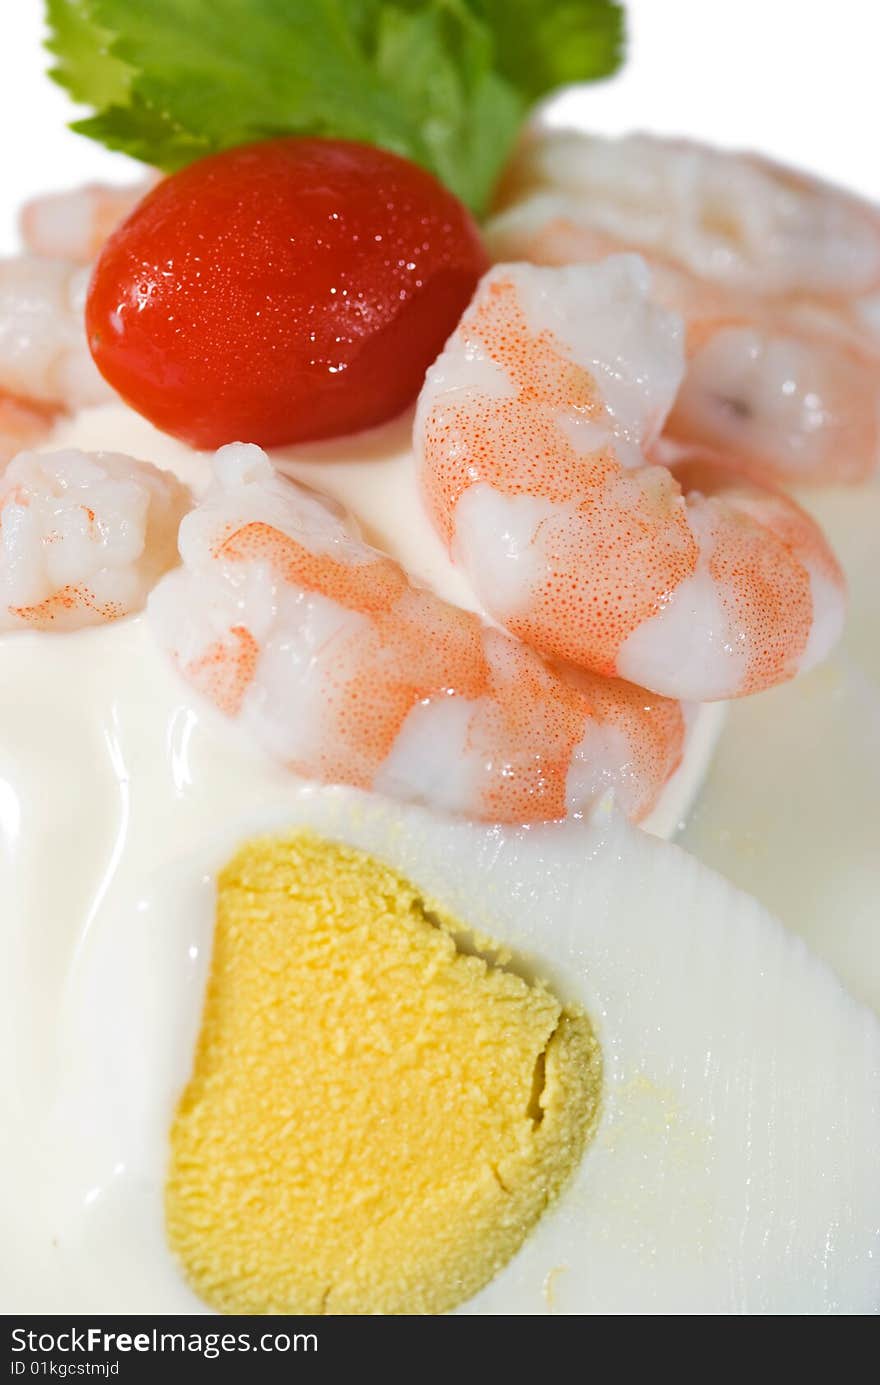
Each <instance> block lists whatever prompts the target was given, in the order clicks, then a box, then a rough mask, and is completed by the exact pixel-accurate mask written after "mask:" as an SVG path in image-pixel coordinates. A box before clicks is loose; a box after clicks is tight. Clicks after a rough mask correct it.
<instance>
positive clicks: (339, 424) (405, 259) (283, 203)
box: [86, 139, 487, 447]
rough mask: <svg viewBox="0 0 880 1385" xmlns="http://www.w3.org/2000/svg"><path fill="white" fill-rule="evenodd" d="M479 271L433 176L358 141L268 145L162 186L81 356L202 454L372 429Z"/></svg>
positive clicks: (461, 225)
mask: <svg viewBox="0 0 880 1385" xmlns="http://www.w3.org/2000/svg"><path fill="white" fill-rule="evenodd" d="M486 264H487V260H486V255H485V251H484V249H483V247H482V245H481V242H480V238H479V235H478V232H477V229H476V226H475V225H474V223H473V221H472V220H471V217H470V215H469V214H468V212H467V211H466V209H465V208H464V207H463V206H462V205H461V203H460V202H458V201H457V200H456V198H454V197H453V196H452V194H451V193H449V192H447V191H446V189H445V188H443V187H442V186H441V185H440V184H439V183H438V182H437V181H436V180H435V179H434V178H433V177H431V175H430V174H428V173H426V172H425V171H424V170H423V169H421V168H417V167H416V166H415V165H414V164H411V163H409V162H407V160H405V159H401V158H398V157H397V156H396V155H395V154H389V153H387V152H385V151H384V150H381V149H376V148H373V147H372V146H370V145H365V144H355V143H351V142H348V141H343V140H331V139H276V140H269V141H266V142H265V143H261V144H252V145H246V146H244V147H242V148H239V149H231V150H228V151H226V152H225V153H222V154H217V155H212V156H211V157H209V158H206V159H202V160H200V161H199V162H198V163H194V164H191V165H189V167H187V168H184V169H182V170H181V171H180V172H179V173H175V174H173V175H172V176H171V177H169V178H166V179H165V180H164V181H163V182H161V183H160V184H159V185H158V186H157V187H156V188H154V189H153V191H152V192H150V193H149V194H148V195H147V196H146V197H145V198H144V200H143V201H142V202H141V203H140V204H139V205H138V206H137V207H136V208H135V210H134V211H133V212H132V213H131V215H130V216H129V217H128V218H127V219H126V220H125V221H124V222H123V223H122V225H121V226H120V227H119V228H118V229H117V230H116V231H115V232H114V234H113V235H112V236H111V237H110V239H109V240H108V242H107V244H106V245H105V247H104V250H103V252H102V253H101V256H100V258H99V259H98V262H97V265H96V267H95V272H94V274H93V276H92V282H91V286H90V289H89V295H88V301H87V304H86V327H87V331H88V337H89V344H90V346H91V350H92V355H93V356H94V358H95V361H96V362H97V365H98V368H99V369H100V371H101V373H102V374H103V375H104V376H105V377H106V378H107V380H109V382H110V384H111V385H113V386H114V388H115V389H116V390H118V392H119V393H120V394H121V395H122V397H123V399H125V400H126V401H127V402H128V403H129V404H131V405H132V406H133V408H135V409H137V410H138V411H139V412H140V413H142V414H145V415H146V417H147V418H148V419H150V420H151V421H152V422H153V423H155V424H156V425H157V426H158V427H159V428H162V429H164V430H165V431H166V432H168V433H174V434H176V436H177V437H179V438H183V439H184V440H185V441H186V442H189V443H192V444H193V445H194V446H196V447H217V446H219V445H220V444H222V443H225V442H230V441H233V440H240V441H244V442H257V443H260V444H262V445H263V446H266V447H272V446H281V445H283V444H285V443H295V442H303V441H306V440H308V439H312V438H326V437H333V436H336V435H338V434H342V433H351V432H355V431H357V430H359V429H362V428H368V427H372V426H373V425H374V424H378V423H381V422H383V421H385V420H386V419H389V418H392V417H393V416H394V415H395V414H397V413H399V412H400V411H401V410H402V409H403V408H404V407H405V406H406V405H407V404H409V403H410V402H411V401H412V400H413V399H414V398H415V396H416V394H417V393H418V391H419V388H420V386H421V383H422V380H423V378H424V374H425V370H426V369H427V367H428V365H429V364H430V363H431V361H432V360H433V359H434V358H435V357H436V356H437V355H438V354H439V352H440V350H441V349H442V347H443V343H444V342H445V340H446V338H447V337H448V336H449V334H450V332H451V331H452V329H453V327H454V326H455V324H456V322H457V321H458V318H459V317H460V315H461V313H462V310H463V309H464V307H465V305H466V304H467V302H468V300H469V298H470V296H471V294H472V292H473V290H474V286H475V284H476V282H477V279H478V278H479V276H480V275H481V274H482V272H483V270H484V269H485V268H486Z"/></svg>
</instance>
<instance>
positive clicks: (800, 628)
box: [0, 135, 880, 822]
mask: <svg viewBox="0 0 880 1385" xmlns="http://www.w3.org/2000/svg"><path fill="white" fill-rule="evenodd" d="M646 146H647V147H646ZM716 158H717V159H718V160H720V163H719V164H718V166H717V167H716V166H715V164H714V163H712V162H711V159H716ZM711 159H710V156H709V155H708V154H707V153H706V152H705V151H701V150H696V149H693V148H691V147H689V146H681V145H677V144H673V145H662V144H661V145H657V144H654V143H652V142H650V141H647V140H645V139H642V138H641V137H638V138H633V139H631V140H629V141H626V140H625V141H620V142H619V143H618V144H617V145H614V144H613V142H602V141H590V140H588V139H587V137H576V139H575V140H574V142H573V143H572V142H571V141H566V140H563V139H562V137H560V136H550V135H548V136H545V137H544V138H543V139H537V138H535V139H533V140H532V141H531V143H529V144H527V145H526V146H524V148H523V150H522V151H521V152H520V154H519V155H518V157H517V159H516V160H515V161H514V164H513V166H512V168H511V170H510V172H509V176H508V178H507V180H506V184H505V189H504V194H503V195H504V197H505V198H506V199H507V202H508V207H507V210H505V211H502V212H500V213H499V215H498V216H497V217H496V218H495V219H494V221H493V222H492V224H491V225H490V227H489V235H490V238H491V241H492V244H493V246H494V247H495V249H496V252H499V253H500V252H502V251H503V252H504V253H505V254H511V255H513V256H514V257H515V259H516V261H517V262H515V263H499V264H496V266H495V267H494V268H493V269H491V270H490V271H489V272H488V274H486V275H485V276H484V278H483V279H482V281H481V282H480V284H479V286H478V288H477V291H476V294H475V296H474V299H473V301H472V303H471V304H470V306H469V308H468V309H467V310H466V312H465V313H464V315H463V317H462V319H461V322H460V323H459V325H458V327H457V328H456V330H455V332H454V333H453V335H452V336H451V338H450V339H449V341H448V342H447V344H446V347H445V349H444V351H443V352H442V353H441V355H440V357H439V358H438V360H437V361H436V363H435V364H434V365H433V366H432V367H431V368H430V370H429V371H428V373H427V377H426V379H425V383H424V386H423V388H422V391H421V395H420V397H419V401H418V405H417V408H416V413H415V421H414V436H413V458H412V465H413V467H414V468H415V471H416V474H417V478H418V482H419V485H420V487H421V493H422V497H423V500H424V504H425V507H426V512H427V514H428V516H429V517H430V520H431V522H432V523H433V525H434V527H435V528H436V530H437V532H438V534H439V535H440V536H441V538H442V539H443V541H444V543H445V545H446V547H447V550H448V552H449V554H450V558H451V560H452V562H453V563H454V564H455V565H456V566H457V567H458V568H459V569H460V570H461V571H463V573H464V574H465V576H466V578H467V580H468V582H469V584H470V586H471V588H472V591H473V594H474V597H475V603H476V605H477V606H478V607H479V608H480V609H481V610H482V612H483V613H484V618H480V616H477V615H474V614H473V613H471V612H467V611H464V610H461V609H459V608H457V607H455V606H452V605H449V604H448V603H447V602H445V601H443V600H441V599H440V598H439V597H438V596H436V595H435V594H434V593H432V592H430V591H427V590H425V589H423V588H422V587H420V586H419V585H418V584H417V583H415V582H414V581H413V580H412V579H411V578H410V577H409V576H408V575H407V573H406V572H405V571H404V570H403V569H402V568H401V567H400V565H399V564H398V563H396V562H394V561H393V560H392V559H391V558H389V557H388V556H387V555H384V554H382V553H381V552H379V551H378V550H376V549H373V548H371V547H370V546H369V545H368V544H366V543H365V542H363V540H362V539H361V538H360V537H359V535H358V533H357V530H356V528H355V527H354V524H353V522H352V521H350V520H349V519H348V518H347V517H346V516H345V514H344V513H341V512H340V511H339V509H338V507H336V506H334V505H331V504H330V502H328V501H325V500H324V499H323V498H322V497H320V496H318V495H316V494H315V493H313V492H311V491H308V490H306V489H305V488H303V487H301V486H298V485H296V484H295V483H294V482H292V481H290V480H288V479H286V478H284V477H282V476H281V475H279V474H278V473H277V472H276V471H275V469H274V467H273V465H272V463H271V461H270V459H269V458H268V457H267V456H266V455H265V454H264V453H263V452H262V451H261V450H260V449H259V448H256V447H253V446H249V445H247V444H244V443H231V444H230V445H229V446H227V447H224V448H221V449H220V451H219V452H218V454H217V456H216V458H215V461H214V464H213V473H212V482H211V485H210V486H209V488H208V490H207V491H206V493H205V494H204V496H203V497H202V498H201V499H200V500H199V501H198V503H196V504H195V505H193V504H192V502H191V498H190V496H189V494H188V492H186V491H185V490H184V488H183V487H181V486H180V485H179V484H178V483H177V482H176V481H174V479H173V478H171V477H169V476H168V475H167V473H160V472H157V471H156V470H155V468H152V467H150V466H149V464H148V463H144V462H138V461H135V460H133V459H131V458H123V457H119V456H115V455H114V456H108V455H107V454H99V455H96V456H92V457H87V456H85V455H83V454H79V453H68V454H49V455H44V456H37V455H35V454H30V453H28V454H24V455H22V456H19V457H17V458H16V460H14V461H13V462H11V463H10V464H9V466H8V467H7V468H6V471H5V473H3V475H2V481H0V628H2V629H16V628H32V629H34V628H35V629H39V630H46V629H52V630H72V629H76V628H77V627H79V626H83V625H89V624H96V623H101V622H104V621H108V620H113V619H117V618H119V617H120V616H123V615H127V614H132V613H134V612H136V611H138V610H140V609H141V608H143V606H144V605H145V604H146V607H147V617H148V623H149V626H150V628H151V630H152V632H153V635H154V637H155V640H156V643H157V645H158V646H159V648H160V649H161V650H163V651H164V652H165V653H166V654H167V656H168V658H169V659H170V660H171V662H172V663H173V665H174V667H175V668H176V669H177V671H178V673H179V674H180V676H181V677H182V678H183V679H184V680H185V681H186V682H187V683H188V684H189V685H190V687H191V688H192V689H194V690H195V691H196V693H197V694H198V695H199V696H200V697H202V698H204V699H207V701H209V702H211V703H213V704H214V706H215V707H216V708H217V709H218V710H219V711H220V712H221V713H223V715H224V716H226V717H228V718H230V719H232V720H234V721H237V722H239V723H240V724H241V725H242V726H243V727H244V728H245V729H246V730H247V732H248V733H249V734H250V735H251V737H252V738H253V739H254V740H255V741H256V742H257V743H258V744H260V745H261V746H262V747H263V748H264V749H265V750H266V751H267V752H269V754H271V755H273V756H274V757H275V758H277V759H279V760H280V761H282V762H283V763H284V764H286V765H288V766H289V767H290V768H291V769H292V770H293V771H294V772H296V773H298V774H301V775H305V776H307V777H310V778H315V779H319V780H322V781H326V782H337V783H345V784H349V785H353V786H355V787H357V788H361V789H368V790H375V791H377V792H380V793H385V794H389V795H392V796H395V797H398V798H402V799H406V800H410V801H416V802H423V803H426V804H429V805H431V806H434V807H438V808H441V809H444V810H446V811H449V812H455V813H462V814H466V815H468V816H472V817H477V818H482V819H486V820H491V821H506V822H529V821H541V820H547V819H556V818H562V817H566V816H571V815H577V814H581V813H584V812H587V811H588V810H590V808H591V807H592V806H593V805H594V804H595V803H596V802H597V801H598V800H599V799H600V798H602V797H603V796H605V795H606V794H607V793H609V791H610V792H611V793H613V796H614V798H615V800H616V802H617V804H618V806H619V807H620V808H621V809H622V810H623V811H624V812H625V813H627V815H628V816H629V817H631V818H632V819H633V820H635V821H638V820H640V819H642V818H644V817H645V816H646V815H647V814H648V813H649V812H650V811H651V809H652V808H653V807H654V806H655V804H656V803H657V800H658V798H659V796H660V794H661V792H662V790H663V788H664V786H665V785H666V784H667V782H668V781H669V779H670V777H671V776H672V774H673V773H674V772H675V770H676V768H677V766H678V765H679V763H680V761H681V757H682V751H683V745H684V738H685V731H686V722H687V716H688V710H687V709H688V704H690V703H693V702H700V701H709V700H713V699H724V698H732V697H739V696H743V695H746V694H750V693H753V692H757V691H760V690H761V689H764V688H768V687H772V686H773V685H775V684H778V683H781V682H784V681H786V680H787V679H790V678H792V677H794V676H796V675H798V674H800V673H802V672H804V671H805V670H807V669H809V668H811V667H813V666H814V665H815V664H816V663H817V662H819V661H820V660H821V659H822V658H823V657H824V656H825V655H826V654H827V652H828V651H829V649H830V648H831V646H832V645H833V644H834V642H835V641H836V639H837V637H838V635H839V633H840V630H841V626H842V622H843V618H844V607H845V586H844V580H843V576H842V573H841V570H840V568H839V566H838V564H837V562H836V560H835V558H834V555H833V553H832V552H831V550H830V549H829V547H828V545H827V543H826V541H825V539H824V537H823V535H822V533H821V531H820V530H819V529H818V527H817V526H816V524H815V523H814V522H813V521H812V519H810V518H809V516H808V515H807V514H806V513H805V512H804V511H803V510H802V509H800V508H799V506H798V505H797V504H796V503H795V502H794V500H793V499H791V498H790V497H789V496H788V495H787V494H786V493H785V492H784V491H782V490H780V489H779V488H778V487H777V486H776V485H775V484H774V483H773V481H772V480H770V479H768V478H772V477H778V476H788V477H791V476H792V475H797V476H799V477H804V476H809V477H811V478H813V479H816V478H832V477H833V478H840V477H846V478H848V479H852V478H853V477H854V476H857V475H862V474H864V473H865V472H866V471H867V470H868V469H869V467H870V466H873V465H874V460H875V458H874V451H873V450H872V449H875V448H876V438H875V436H874V433H873V432H872V431H871V429H872V428H875V427H876V414H877V400H876V397H875V395H876V390H877V381H878V378H880V377H878V374H877V367H876V357H875V355H874V354H873V353H874V351H875V347H874V346H873V345H872V338H871V327H870V321H871V297H872V294H873V293H874V292H875V289H880V231H878V228H877V226H876V225H875V220H874V217H873V213H869V212H868V211H867V210H866V209H865V208H863V207H862V206H861V204H859V203H857V202H855V201H854V200H853V199H847V198H846V197H844V196H843V195H842V194H836V193H829V192H827V190H822V189H820V188H818V186H817V185H814V184H811V183H808V182H807V181H805V180H802V179H798V178H796V177H795V176H794V175H789V174H785V173H782V172H780V171H779V170H776V169H773V168H771V167H770V166H769V165H763V164H760V163H757V162H755V161H748V160H743V159H740V160H737V159H735V158H733V157H732V156H720V155H718V156H714V155H713V156H711ZM646 170H650V176H649V177H648V176H647V173H646ZM137 191H138V192H140V191H142V190H141V189H139V190H137ZM71 197H73V198H74V200H73V201H72V202H71V201H70V199H71ZM134 197H135V192H134V190H132V191H131V192H130V193H127V194H120V195H119V200H118V201H115V202H113V204H112V212H111V210H110V209H109V208H108V207H106V206H105V204H104V201H103V199H102V197H101V195H100V194H99V193H98V192H97V191H95V190H87V191H86V192H85V193H83V194H81V195H79V200H76V198H77V195H76V194H68V195H67V201H66V202H65V201H64V200H60V201H59V200H54V201H52V200H49V201H48V202H45V203H43V204H42V205H41V206H40V207H37V208H31V209H30V210H29V211H28V212H27V214H26V216H25V223H24V224H25V233H26V236H27V237H28V241H29V251H30V255H29V256H28V257H22V258H21V259H19V260H17V261H12V262H7V265H6V266H5V267H0V439H2V435H3V434H2V430H3V429H5V428H7V429H8V437H9V438H10V439H12V440H13V441H14V438H15V435H16V433H18V435H19V436H20V437H21V439H22V440H23V441H24V442H25V443H26V444H28V445H31V446H33V445H35V444H37V443H39V441H40V439H41V438H42V437H44V436H45V433H46V431H47V429H48V428H49V427H50V426H51V419H52V418H53V417H54V415H55V414H56V413H57V412H58V411H59V410H65V409H67V410H70V409H73V408H76V407H79V406H81V405H82V404H83V403H86V402H96V400H97V399H98V398H100V397H101V392H102V391H103V390H105V388H106V387H104V386H103V384H102V382H100V381H99V380H97V379H96V376H95V375H94V373H93V367H91V362H90V360H89V358H88V353H87V350H86V347H85V343H84V340H83V331H82V322H81V312H80V310H79V308H78V307H77V305H76V299H75V295H76V294H77V293H81V285H82V280H81V278H78V277H77V276H82V275H83V273H86V274H87V273H88V269H87V264H88V261H89V260H90V258H92V257H93V255H94V253H95V251H96V249H97V248H98V246H99V244H100V240H101V238H102V236H103V235H104V234H105V233H106V227H107V225H109V224H110V222H112V221H113V220H114V219H115V217H117V216H118V215H119V214H121V213H122V212H124V211H125V210H127V207H128V205H129V202H128V201H127V200H126V199H127V198H128V199H131V200H133V199H134ZM65 208H67V210H65ZM99 213H100V214H99ZM105 213H106V215H105ZM102 217H104V219H103V220H101V218H102ZM65 224H66V225H67V228H68V231H70V232H71V234H70V236H69V237H68V239H66V240H65V235H66V234H67V232H65V230H64V226H65ZM59 227H61V230H60V231H59ZM74 233H75V234H74ZM619 251H624V252H626V253H617V252H619ZM635 251H638V253H634V252H635ZM46 252H50V253H51V255H52V256H54V258H50V257H48V255H47V254H46ZM59 252H63V253H64V254H65V255H66V259H59V258H58V255H59ZM41 255H42V256H43V258H39V256H41ZM529 261H537V262H538V263H529ZM35 266H37V268H35ZM4 274H5V275H6V278H5V279H4ZM4 285H5V287H4ZM4 292H5V293H6V297H5V298H4ZM16 314H17V316H16ZM876 350H877V352H880V346H878V347H877V348H876ZM860 372H862V373H861V374H860ZM851 397H852V407H851V408H850V407H849V405H850V398H851ZM844 405H846V407H844ZM869 413H870V415H871V419H872V420H873V422H872V423H871V428H869V427H868V414H869ZM7 420H8V425H7ZM847 430H848V431H847ZM844 442H846V444H847V445H846V447H844V446H843V444H844ZM16 450H17V449H16ZM0 461H2V457H0ZM175 547H176V548H177V552H176V553H175Z"/></svg>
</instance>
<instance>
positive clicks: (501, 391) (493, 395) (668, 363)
mask: <svg viewBox="0 0 880 1385" xmlns="http://www.w3.org/2000/svg"><path fill="white" fill-rule="evenodd" d="M682 368H683V363H682V328H681V322H680V320H679V319H677V318H676V317H675V315H674V314H672V313H670V312H668V311H667V310H666V309H664V308H662V307H660V306H658V305H657V304H655V303H653V302H652V301H651V298H650V279H649V274H648V271H647V268H646V266H645V265H644V263H643V261H641V260H640V259H638V258H637V257H636V256H616V257H612V258H610V259H608V260H604V261H601V262H600V263H598V264H595V265H573V266H569V267H564V268H556V269H552V268H538V267H536V266H531V265H524V264H520V265H500V266H496V267H495V268H494V269H493V270H490V271H489V273H488V274H487V275H485V276H484V278H483V279H482V281H481V283H480V285H479V287H478V289H477V293H476V296H475V298H474V300H473V302H472V304H471V306H470V308H469V309H468V310H467V311H466V313H465V315H464V317H463V318H462V320H461V322H460V323H459V326H458V328H457V329H456V331H455V332H454V333H453V335H452V337H451V338H450V340H449V342H448V343H447V345H446V348H445V350H444V352H443V353H442V355H441V356H440V357H439V359H438V360H437V362H436V363H435V364H434V365H433V366H432V367H431V368H430V369H429V371H428V374H427V377H426V380H425V384H424V387H423V389H422V393H421V395H420V398H419V403H418V407H417V411H416V422H415V450H416V456H417V464H418V466H419V469H420V480H421V485H422V489H423V493H424V497H425V501H426V504H427V507H428V511H429V513H430V515H431V517H432V519H433V522H434V524H435V525H436V527H437V529H438V531H439V533H440V535H441V537H442V538H443V539H444V540H445V542H446V543H447V545H448V546H449V549H450V552H451V555H452V558H453V560H454V561H455V562H456V563H457V564H458V565H460V566H461V567H462V568H463V570H464V571H465V572H466V574H467V576H468V579H469V581H470V582H471V585H472V587H473V589H474V591H475V594H476V596H477V598H478V599H479V601H480V602H481V603H482V605H483V607H484V609H485V610H487V611H488V612H489V613H490V615H492V616H493V617H494V618H495V619H496V620H498V621H499V622H500V623H501V624H502V625H504V626H505V627H506V628H507V629H508V630H509V631H510V632H511V633H512V634H513V635H515V636H516V637H517V638H518V639H520V640H523V641H524V642H525V643H526V644H528V645H530V646H532V647H533V648H534V649H536V650H539V651H540V652H541V653H542V654H544V655H545V656H547V657H551V658H555V659H560V660H564V661H566V662H569V663H573V664H575V665H578V666H579V667H582V668H586V669H590V670H592V671H593V672H595V673H599V674H602V675H603V676H606V677H620V678H624V679H626V680H627V681H629V682H632V683H637V684H640V685H641V686H643V687H646V688H650V689H651V690H652V691H654V692H656V693H662V694H664V695H666V696H670V697H680V698H683V699H685V700H687V701H698V702H702V701H711V700H713V699H717V698H729V697H738V696H741V695H742V694H745V693H751V692H757V691H759V690H760V689H762V688H766V687H770V686H772V685H773V684H775V683H779V682H783V681H785V680H786V679H789V678H791V677H793V676H794V675H795V674H796V673H798V672H800V671H802V670H804V669H807V668H809V667H811V666H812V665H813V664H815V663H817V662H818V661H819V660H820V659H821V658H823V657H824V655H825V654H826V653H827V652H828V650H829V649H830V648H831V646H832V644H833V643H834V642H835V640H836V639H837V637H838V634H839V633H840V629H841V626H842V621H843V612H844V583H843V577H842V574H841V571H840V568H839V567H838V565H837V562H836V560H835V559H834V557H833V555H832V553H831V551H830V549H829V548H828V546H827V544H826V543H825V540H824V538H823V536H822V534H821V532H820V531H819V529H818V528H817V526H816V525H815V524H814V523H813V522H812V520H810V519H809V518H808V517H807V516H806V515H805V514H803V513H802V511H800V510H799V509H798V507H797V506H796V505H795V504H794V502H793V501H791V500H789V499H788V498H787V497H784V496H781V495H779V494H777V493H774V492H768V491H766V490H763V489H762V488H760V487H758V486H757V485H756V484H755V483H753V482H750V483H749V484H748V486H747V487H746V485H745V483H743V484H742V486H728V485H726V484H723V483H721V482H719V483H718V484H717V486H715V487H714V488H713V490H712V492H711V494H710V495H708V496H704V495H703V494H702V493H700V492H698V491H694V492H693V493H690V494H687V495H683V493H682V488H681V486H680V484H679V482H678V481H677V480H676V478H675V476H674V475H673V474H672V472H671V471H670V470H669V469H668V468H667V467H666V466H664V465H658V464H656V463H655V462H653V461H651V460H650V458H649V452H650V450H651V449H652V448H654V447H656V445H657V439H658V436H659V433H660V430H661V428H662V425H663V422H664V419H665V416H666V412H667V410H668V409H669V407H670V405H671V403H672V400H673V399H674V397H675V394H676V391H677V389H678V385H679V382H680V379H681V374H682ZM746 491H747V496H746ZM783 515H784V516H787V520H786V522H783V519H782V517H781V516H783Z"/></svg>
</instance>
